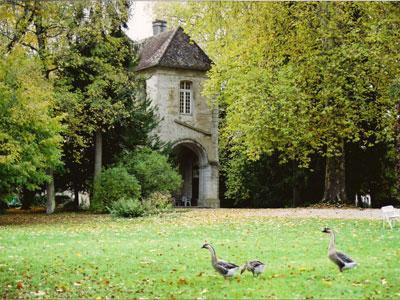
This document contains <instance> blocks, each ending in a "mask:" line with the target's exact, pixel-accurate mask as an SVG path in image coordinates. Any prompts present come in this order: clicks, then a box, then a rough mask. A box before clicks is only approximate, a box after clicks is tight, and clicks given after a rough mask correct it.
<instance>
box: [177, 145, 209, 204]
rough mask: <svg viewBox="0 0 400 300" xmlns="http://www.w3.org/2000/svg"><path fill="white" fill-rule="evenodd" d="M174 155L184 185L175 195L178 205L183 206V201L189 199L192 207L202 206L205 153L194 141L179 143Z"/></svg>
mask: <svg viewBox="0 0 400 300" xmlns="http://www.w3.org/2000/svg"><path fill="white" fill-rule="evenodd" d="M172 154H173V157H174V160H175V162H176V165H177V167H178V170H179V173H180V174H181V176H182V179H183V183H182V186H181V189H180V191H178V192H177V193H176V195H175V199H177V205H182V204H183V202H182V199H184V198H185V199H188V200H190V202H191V205H192V206H202V200H203V198H204V192H203V185H204V182H203V179H202V178H203V170H204V166H205V165H206V164H207V158H206V155H205V151H204V150H203V148H202V147H201V145H198V144H197V143H195V142H193V141H187V140H186V141H180V142H177V143H176V144H175V145H174V146H173V148H172Z"/></svg>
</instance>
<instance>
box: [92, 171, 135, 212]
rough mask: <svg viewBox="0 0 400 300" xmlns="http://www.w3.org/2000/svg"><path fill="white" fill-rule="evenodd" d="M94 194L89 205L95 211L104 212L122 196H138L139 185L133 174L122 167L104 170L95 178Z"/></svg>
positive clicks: (133, 197)
mask: <svg viewBox="0 0 400 300" xmlns="http://www.w3.org/2000/svg"><path fill="white" fill-rule="evenodd" d="M93 192H94V195H93V199H92V202H91V205H90V208H91V210H93V211H95V212H105V211H107V207H110V208H111V207H112V204H113V203H114V202H117V201H119V200H121V199H122V198H132V199H139V198H140V185H139V183H138V181H137V179H136V178H135V176H133V175H130V174H129V173H128V171H127V170H126V169H125V168H123V167H113V168H109V169H106V170H104V171H103V172H102V173H101V174H100V176H99V177H98V178H97V179H96V180H95V183H94V189H93Z"/></svg>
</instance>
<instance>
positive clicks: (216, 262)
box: [201, 244, 240, 277]
mask: <svg viewBox="0 0 400 300" xmlns="http://www.w3.org/2000/svg"><path fill="white" fill-rule="evenodd" d="M201 248H204V249H208V250H209V251H210V253H211V265H212V266H213V267H214V269H215V270H216V271H217V272H218V273H219V274H221V275H222V276H224V277H232V276H234V275H235V274H236V273H237V272H238V271H239V269H240V267H239V266H238V265H235V264H233V263H229V262H226V261H223V260H220V259H218V258H217V254H216V253H215V250H214V248H213V246H211V245H210V244H204V245H203V247H201Z"/></svg>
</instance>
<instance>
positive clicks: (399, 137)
mask: <svg viewBox="0 0 400 300" xmlns="http://www.w3.org/2000/svg"><path fill="white" fill-rule="evenodd" d="M399 92H400V91H399ZM396 108H397V116H400V103H397V107H396ZM395 132H396V153H397V155H396V186H397V193H398V195H400V118H399V117H397V121H396V129H395Z"/></svg>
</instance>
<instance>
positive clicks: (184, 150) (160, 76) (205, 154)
mask: <svg viewBox="0 0 400 300" xmlns="http://www.w3.org/2000/svg"><path fill="white" fill-rule="evenodd" d="M153 33H154V35H153V36H152V37H149V38H147V39H145V40H143V41H142V42H141V43H140V52H139V63H138V66H137V68H136V71H137V72H140V73H141V74H142V75H143V76H144V77H145V78H146V92H147V96H148V97H149V98H150V99H151V101H152V103H153V104H154V105H155V106H157V108H158V114H159V117H160V119H161V123H160V126H159V127H158V129H157V133H158V135H159V137H160V139H161V140H162V141H165V142H170V143H172V149H173V153H174V155H175V157H176V158H177V162H178V166H179V171H180V173H181V175H182V178H183V180H184V182H183V185H182V188H181V191H180V192H179V193H178V195H176V198H177V199H178V202H180V201H181V200H189V201H191V205H192V206H199V207H219V198H218V180H219V174H218V167H219V162H218V110H217V108H211V107H210V102H209V101H208V99H206V98H205V97H204V96H203V95H202V93H201V92H202V86H203V83H204V81H205V80H206V79H207V76H206V72H207V71H208V70H209V69H210V68H211V60H210V59H209V58H208V56H207V55H206V54H205V53H204V51H203V50H202V49H201V48H200V47H199V46H198V45H197V44H196V43H195V42H194V41H192V40H191V39H190V37H189V36H188V35H187V34H186V33H185V32H184V31H183V29H182V28H181V27H178V28H176V29H173V30H168V31H167V30H166V22H165V21H158V20H157V21H155V22H153Z"/></svg>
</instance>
